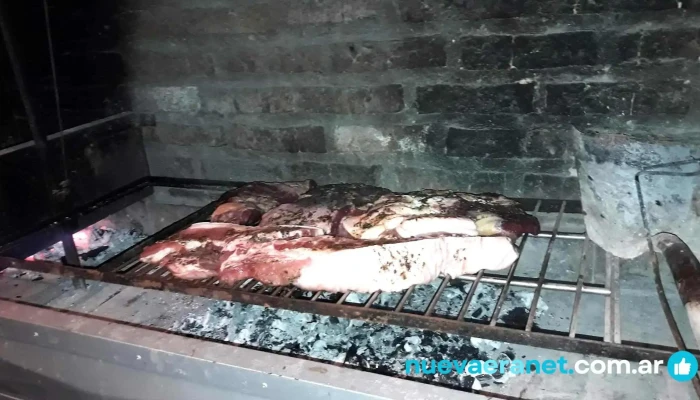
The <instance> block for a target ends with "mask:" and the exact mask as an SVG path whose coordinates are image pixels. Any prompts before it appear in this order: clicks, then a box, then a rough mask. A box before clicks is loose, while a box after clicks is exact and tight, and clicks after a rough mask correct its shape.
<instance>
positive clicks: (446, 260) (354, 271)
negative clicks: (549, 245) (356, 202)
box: [219, 236, 518, 293]
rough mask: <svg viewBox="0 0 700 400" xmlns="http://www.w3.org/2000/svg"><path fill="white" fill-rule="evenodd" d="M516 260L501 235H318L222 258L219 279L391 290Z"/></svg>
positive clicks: (500, 266) (314, 287)
mask: <svg viewBox="0 0 700 400" xmlns="http://www.w3.org/2000/svg"><path fill="white" fill-rule="evenodd" d="M517 257H518V254H517V251H516V250H515V249H514V247H513V245H512V243H511V241H510V240H509V239H508V238H506V237H434V238H425V239H417V240H388V241H378V242H368V241H364V240H357V239H350V238H341V237H332V236H320V237H305V238H299V239H293V240H278V241H273V242H267V243H257V244H252V245H250V247H249V248H248V251H247V252H244V253H230V254H225V255H224V260H223V262H222V267H221V272H220V274H219V279H221V280H222V281H223V282H228V283H233V282H236V281H239V280H242V279H247V278H253V279H256V280H258V281H260V282H262V283H264V284H268V285H286V284H294V285H295V286H297V287H299V288H302V289H305V290H325V291H331V292H337V291H340V292H345V291H357V292H363V293H369V292H374V291H377V290H382V291H387V292H392V291H400V290H404V289H406V288H408V287H410V286H411V285H415V284H424V283H428V282H430V281H432V280H433V279H435V278H436V277H438V275H440V274H446V275H448V276H451V277H456V276H460V275H463V274H472V273H476V272H477V271H479V270H481V269H487V270H500V269H504V268H507V267H508V266H510V265H511V264H512V263H513V262H514V261H515V260H516V259H517Z"/></svg>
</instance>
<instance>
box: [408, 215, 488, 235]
mask: <svg viewBox="0 0 700 400" xmlns="http://www.w3.org/2000/svg"><path fill="white" fill-rule="evenodd" d="M435 233H441V234H447V235H465V236H477V235H478V232H477V230H476V224H475V223H474V221H472V220H470V219H466V218H440V217H422V218H414V219H409V220H406V221H403V222H402V223H401V225H399V226H398V227H396V234H397V235H398V236H399V237H401V238H405V239H407V238H413V237H418V236H425V235H430V234H435Z"/></svg>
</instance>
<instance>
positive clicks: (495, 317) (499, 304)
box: [489, 200, 542, 326]
mask: <svg viewBox="0 0 700 400" xmlns="http://www.w3.org/2000/svg"><path fill="white" fill-rule="evenodd" d="M541 205H542V200H538V201H537V204H536V205H535V209H534V211H533V213H536V212H538V211H539V210H540V206H541ZM527 237H528V235H527V234H525V235H524V236H523V238H522V239H521V240H520V245H519V246H518V254H522V253H523V249H524V248H525V243H526V242H527ZM520 260H521V259H520V257H518V259H517V260H515V263H513V265H511V266H510V269H509V270H508V275H507V277H506V282H505V283H504V284H503V289H502V290H501V294H500V295H499V296H498V301H496V307H494V309H493V314H492V315H491V321H490V322H489V325H491V326H495V325H496V322H498V315H499V314H500V313H501V307H503V302H504V301H505V300H506V295H507V294H508V289H509V288H510V282H511V281H512V280H513V276H515V269H516V268H518V265H519V264H520Z"/></svg>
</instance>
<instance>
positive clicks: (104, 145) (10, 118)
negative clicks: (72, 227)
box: [0, 0, 148, 236]
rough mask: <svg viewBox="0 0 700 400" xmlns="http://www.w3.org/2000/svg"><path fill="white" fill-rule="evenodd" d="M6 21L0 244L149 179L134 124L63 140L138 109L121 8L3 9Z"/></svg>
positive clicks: (46, 5)
mask: <svg viewBox="0 0 700 400" xmlns="http://www.w3.org/2000/svg"><path fill="white" fill-rule="evenodd" d="M0 12H1V13H2V21H3V24H4V26H3V28H4V29H3V31H2V32H4V33H6V34H2V33H1V32H0V35H2V40H0V85H2V86H1V87H0V94H1V95H2V104H1V105H0V221H2V224H0V236H2V234H6V233H8V232H13V231H17V230H21V229H23V228H24V229H26V228H27V227H31V226H34V225H36V224H38V223H40V222H41V221H45V220H48V219H50V218H53V217H55V216H57V215H59V214H61V213H65V212H68V211H70V210H72V209H74V208H76V207H78V206H80V205H82V204H85V203H87V202H89V201H91V200H93V199H95V198H97V197H99V196H101V195H104V194H105V193H107V192H109V191H112V190H114V189H115V188H117V187H119V186H122V185H124V184H127V183H129V182H131V181H133V180H135V179H138V178H140V177H142V176H145V175H147V173H148V171H147V165H146V161H145V157H144V155H143V144H142V141H141V135H140V132H139V131H138V129H136V127H137V123H136V122H135V121H134V120H127V119H120V120H119V121H116V122H111V123H106V124H101V125H100V126H98V127H93V128H90V129H86V130H85V129H82V130H80V131H78V132H76V133H71V134H69V135H65V136H63V135H55V134H56V133H57V132H61V131H65V130H67V129H71V128H75V127H79V126H82V125H84V124H88V123H92V122H94V121H96V120H99V119H102V118H106V117H109V116H113V115H115V114H118V113H121V112H124V111H129V110H130V109H131V107H130V105H129V102H128V100H127V97H126V91H125V90H124V79H125V68H124V63H123V61H122V57H121V55H120V53H119V51H118V47H119V46H118V45H119V41H120V36H121V31H120V29H119V24H118V22H117V19H118V18H119V14H120V2H92V1H86V0H69V1H48V0H47V1H46V2H44V0H29V1H26V2H3V4H2V7H1V8H0ZM33 126H34V127H35V128H34V129H32V127H33ZM31 141H33V142H31Z"/></svg>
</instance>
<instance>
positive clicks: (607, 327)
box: [603, 254, 613, 342]
mask: <svg viewBox="0 0 700 400" xmlns="http://www.w3.org/2000/svg"><path fill="white" fill-rule="evenodd" d="M607 258H608V256H607V254H606V255H605V287H606V288H608V290H610V293H611V294H612V289H611V287H612V268H610V263H609V262H608V260H607ZM612 313H613V311H612V300H611V299H610V296H606V297H605V324H604V336H603V339H604V340H605V341H606V342H612V323H613V319H612V318H613V315H612Z"/></svg>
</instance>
